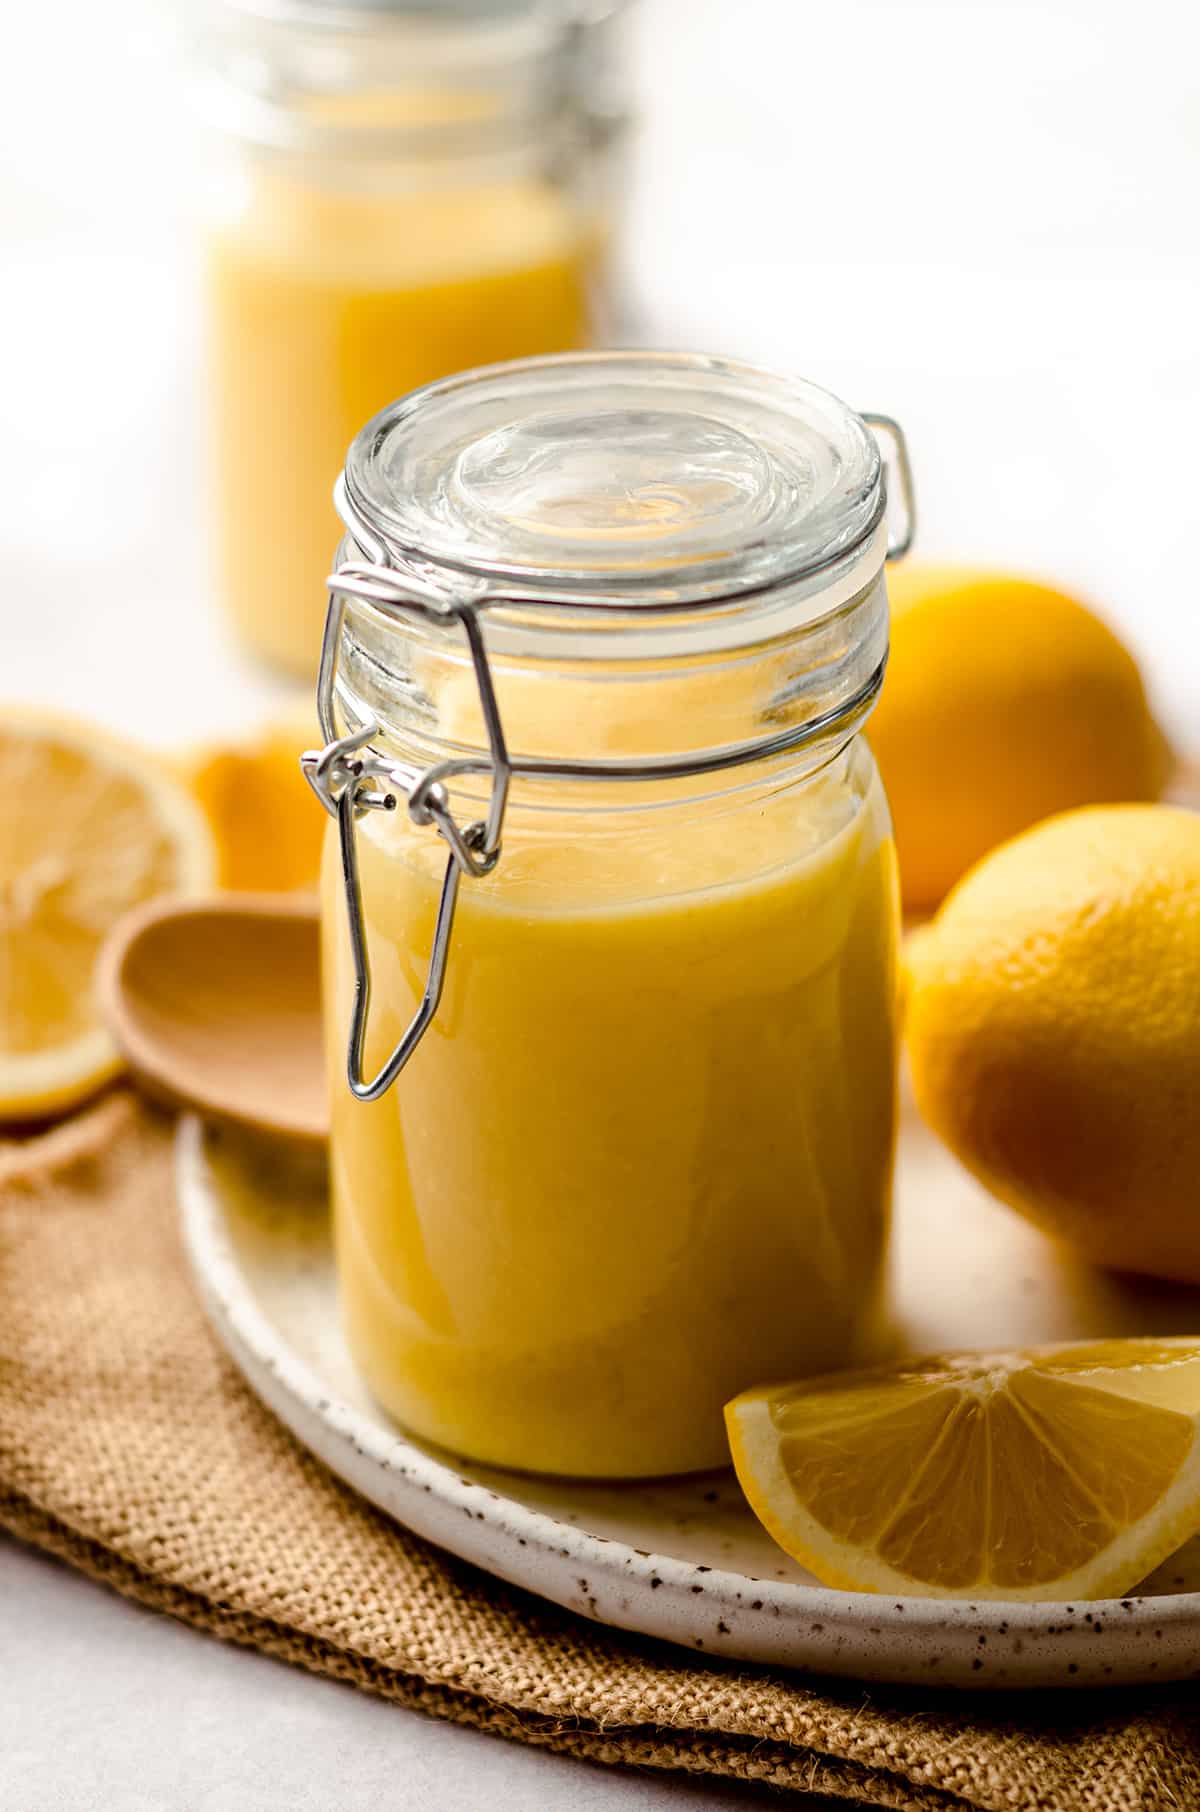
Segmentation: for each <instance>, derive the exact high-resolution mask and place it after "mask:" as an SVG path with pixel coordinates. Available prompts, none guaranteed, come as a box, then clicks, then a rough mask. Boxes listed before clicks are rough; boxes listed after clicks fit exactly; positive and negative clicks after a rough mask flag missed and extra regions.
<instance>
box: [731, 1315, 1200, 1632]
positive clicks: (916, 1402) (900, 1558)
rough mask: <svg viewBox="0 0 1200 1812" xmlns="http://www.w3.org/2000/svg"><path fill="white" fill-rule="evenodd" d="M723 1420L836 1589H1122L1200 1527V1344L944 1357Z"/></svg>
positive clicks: (1098, 1592)
mask: <svg viewBox="0 0 1200 1812" xmlns="http://www.w3.org/2000/svg"><path fill="white" fill-rule="evenodd" d="M725 1420H726V1425H727V1428H728V1431H729V1443H730V1447H731V1449H732V1451H733V1463H734V1466H735V1467H736V1469H737V1475H738V1478H739V1480H740V1481H741V1485H742V1489H743V1490H744V1492H745V1493H746V1496H747V1498H748V1499H749V1501H750V1505H751V1507H752V1509H753V1510H754V1512H755V1514H756V1516H757V1517H758V1518H759V1520H760V1522H762V1523H763V1524H764V1526H765V1527H766V1528H767V1529H768V1530H769V1531H770V1533H771V1535H773V1536H774V1538H775V1540H776V1541H777V1542H778V1543H779V1545H780V1547H781V1548H783V1549H784V1550H785V1551H786V1552H787V1553H788V1554H790V1555H791V1556H792V1557H793V1558H794V1559H795V1560H798V1561H800V1562H801V1563H802V1565H804V1566H806V1567H807V1568H808V1569H809V1571H810V1572H812V1573H815V1574H816V1576H817V1578H818V1579H820V1580H822V1581H824V1583H825V1584H826V1585H835V1586H843V1587H848V1588H850V1589H851V1590H855V1591H866V1592H895V1593H897V1594H905V1593H916V1594H924V1595H929V1596H938V1597H947V1598H976V1599H978V1598H1024V1599H1034V1598H1048V1599H1064V1598H1065V1599H1071V1598H1105V1597H1119V1596H1121V1594H1123V1593H1125V1592H1127V1591H1128V1590H1129V1588H1130V1587H1131V1586H1133V1585H1136V1583H1137V1582H1138V1580H1140V1579H1142V1578H1144V1577H1145V1575H1146V1574H1147V1573H1149V1572H1151V1571H1152V1569H1153V1568H1154V1567H1156V1566H1157V1565H1158V1564H1159V1562H1160V1561H1162V1560H1164V1559H1165V1558H1166V1557H1167V1555H1168V1554H1170V1553H1172V1552H1173V1551H1174V1550H1175V1549H1176V1548H1178V1547H1179V1546H1181V1545H1182V1543H1183V1542H1185V1541H1186V1540H1187V1539H1188V1538H1189V1537H1190V1536H1192V1535H1193V1534H1195V1533H1196V1531H1197V1529H1200V1439H1198V1437H1197V1427H1198V1424H1200V1338H1195V1339H1193V1338H1187V1339H1161V1340H1157V1339H1155V1340H1144V1339H1126V1340H1105V1341H1090V1342H1086V1343H1076V1344H1072V1345H1065V1346H1046V1347H1038V1348H1032V1349H1029V1350H1026V1351H1022V1352H995V1353H949V1354H939V1355H936V1356H934V1357H932V1358H928V1359H918V1360H912V1361H908V1362H900V1363H897V1364H896V1365H894V1366H887V1367H878V1368H876V1369H874V1370H870V1371H860V1372H843V1373H833V1374H831V1375H829V1376H826V1377H820V1378H810V1379H805V1380H802V1381H801V1382H799V1383H796V1384H783V1385H776V1386H770V1387H766V1388H764V1389H760V1390H750V1391H746V1392H745V1393H744V1394H743V1395H742V1396H740V1397H735V1398H734V1400H733V1402H732V1403H730V1404H729V1405H728V1406H727V1408H726V1411H725Z"/></svg>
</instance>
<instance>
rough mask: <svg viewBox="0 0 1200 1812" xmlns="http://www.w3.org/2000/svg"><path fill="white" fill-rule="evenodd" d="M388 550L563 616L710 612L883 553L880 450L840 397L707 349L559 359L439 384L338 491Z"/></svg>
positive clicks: (359, 460)
mask: <svg viewBox="0 0 1200 1812" xmlns="http://www.w3.org/2000/svg"><path fill="white" fill-rule="evenodd" d="M338 495H339V507H340V508H341V509H342V513H343V517H344V520H345V521H346V524H347V528H348V530H349V532H350V534H351V537H352V539H354V540H355V541H357V542H358V543H359V544H360V545H364V546H365V548H366V549H367V551H368V552H369V556H370V557H371V558H372V559H377V560H381V561H383V562H384V563H386V564H399V565H401V566H403V565H407V564H411V563H414V562H415V563H419V564H420V566H421V568H422V569H423V570H424V571H425V572H427V573H428V572H429V571H430V570H431V569H432V571H433V572H434V573H435V574H437V575H440V576H441V578H442V579H443V581H444V582H445V583H447V584H448V585H449V586H450V587H451V589H455V588H461V587H462V586H463V585H464V584H465V585H472V584H473V585H475V586H482V587H484V588H486V589H487V591H489V592H490V593H492V594H493V596H495V597H496V598H497V599H498V600H499V599H501V598H502V600H503V602H504V603H505V604H509V605H512V606H517V607H520V606H522V605H524V606H537V607H541V608H542V609H544V610H549V611H550V612H551V613H553V612H555V611H556V610H557V611H563V610H566V611H570V612H571V613H572V614H573V613H574V612H577V611H578V612H583V613H591V612H594V611H601V612H608V613H621V614H623V615H625V616H626V617H636V616H639V615H642V614H643V613H645V614H646V615H647V616H658V615H660V613H666V614H668V615H671V616H677V615H679V614H680V613H706V614H711V613H712V612H713V611H714V609H716V610H720V608H721V607H722V606H723V605H724V606H736V605H737V604H738V603H739V601H741V602H748V601H749V600H750V599H751V598H753V597H757V596H761V595H762V594H764V593H775V592H777V591H778V590H779V589H780V588H787V589H788V590H789V591H790V592H794V591H796V590H797V589H798V588H799V589H802V590H804V591H808V590H810V589H812V588H814V587H815V588H820V586H821V582H822V580H823V579H826V578H827V577H828V576H829V575H830V574H831V573H832V571H833V570H834V569H839V570H842V569H845V568H846V567H847V565H849V566H853V567H854V568H855V569H857V568H858V566H859V559H858V556H865V557H867V558H869V559H870V561H871V564H872V565H873V566H876V565H878V564H880V563H881V557H878V554H877V544H878V540H879V531H880V528H881V525H882V523H883V519H884V514H885V510H886V504H887V495H886V477H885V470H884V464H883V460H882V458H881V455H880V450H879V446H878V444H877V442H876V440H875V437H874V435H873V434H872V433H871V431H870V429H869V428H868V426H867V423H866V421H864V419H863V418H862V417H861V416H860V415H859V414H858V413H857V412H856V411H854V410H853V409H851V408H850V407H849V406H848V405H847V404H846V403H844V402H842V401H841V400H840V399H839V398H837V397H835V396H834V395H833V394H832V393H831V392H829V391H827V390H825V389H823V388H821V387H820V386H819V385H816V384H813V383H811V382H809V381H808V380H805V379H801V378H793V377H786V376H780V375H778V374H775V373H773V372H770V371H767V370H764V369H763V368H761V367H759V366H757V365H753V364H749V363H746V362H744V361H740V360H733V359H726V358H718V357H713V356H710V355H706V354H701V353H692V352H660V351H653V350H643V351H616V352H575V353H561V354H557V355H552V356H549V357H541V358H532V359H520V360H514V361H510V362H509V363H506V364H502V365H490V366H481V367H478V368H476V369H474V370H470V371H466V372H460V373H457V374H455V375H454V376H452V377H449V378H444V379H440V380H438V381H437V382H435V383H432V384H427V385H425V386H423V387H422V388H421V389H419V390H415V391H412V392H410V393H409V394H408V395H407V396H405V397H402V398H400V399H398V401H396V402H394V403H392V404H390V405H389V406H388V407H387V408H385V409H383V410H382V411H380V413H379V414H378V415H376V416H375V417H374V418H373V419H372V420H371V421H370V422H368V423H367V424H366V426H365V427H364V428H363V429H362V430H361V431H360V432H359V434H358V435H357V436H356V437H355V440H354V441H353V442H352V444H351V446H350V449H349V452H348V454H347V458H346V467H345V472H344V475H343V480H342V482H341V484H340V485H339V487H338Z"/></svg>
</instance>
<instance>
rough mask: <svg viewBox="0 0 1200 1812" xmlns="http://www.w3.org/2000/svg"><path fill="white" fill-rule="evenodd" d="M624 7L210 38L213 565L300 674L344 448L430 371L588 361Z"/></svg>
mask: <svg viewBox="0 0 1200 1812" xmlns="http://www.w3.org/2000/svg"><path fill="white" fill-rule="evenodd" d="M620 11H621V8H620V6H619V5H617V6H605V7H603V8H600V9H595V16H594V17H593V16H591V15H590V14H589V16H588V17H587V18H586V19H585V18H583V17H582V16H581V14H580V9H579V8H578V7H577V6H576V5H574V4H568V3H567V0H488V4H487V5H486V6H465V7H462V6H454V7H444V6H438V7H431V6H429V5H427V4H423V3H421V0H386V3H384V4H379V5H370V6H351V5H342V4H339V3H338V0H332V4H328V5H325V6H320V7H318V6H314V5H313V4H311V0H274V3H273V4H272V5H271V6H270V7H264V6H262V5H260V4H258V3H257V0H224V3H223V4H222V6H220V7H219V8H214V9H212V10H211V15H210V23H209V25H208V27H207V30H206V32H205V33H204V34H203V42H204V59H205V63H206V66H207V68H208V81H207V85H206V90H205V91H206V93H207V94H208V95H209V100H210V111H211V112H213V113H215V114H216V117H217V119H218V121H219V123H220V124H221V126H222V127H223V129H224V130H223V136H222V140H221V143H222V145H223V147H224V151H223V154H222V155H221V156H220V157H218V158H214V160H213V166H212V177H213V180H212V181H211V182H210V183H209V185H208V190H209V195H210V205H209V209H208V214H209V222H208V232H207V236H206V260H205V262H206V271H207V280H206V314H207V327H208V342H209V389H210V416H211V447H212V467H213V493H214V510H215V528H216V535H215V541H216V548H215V552H216V565H217V579H218V584H219V589H220V592H221V595H222V597H223V600H224V602H225V604H226V607H227V611H228V613H229V615H230V617H231V620H232V624H233V627H234V629H235V631H236V632H237V634H238V636H239V638H240V639H241V641H242V642H243V643H244V644H245V645H246V646H247V647H248V648H249V649H251V650H252V651H253V652H254V653H256V654H257V655H259V656H260V657H263V658H264V659H266V660H267V661H269V662H270V663H272V664H274V665H276V666H280V667H282V668H284V669H289V670H291V671H292V672H295V673H298V674H301V675H304V676H306V677H307V676H311V674H312V673H313V672H314V671H315V667H316V651H317V648H318V647H319V644H320V633H321V620H322V614H323V611H324V600H323V595H322V594H323V583H324V579H325V576H326V574H327V572H328V570H329V556H330V550H331V549H332V547H333V546H334V544H335V541H336V538H337V518H336V516H335V514H334V512H333V508H332V504H331V501H330V497H331V491H332V487H333V481H334V479H335V478H336V476H337V474H338V471H339V469H340V467H341V463H342V459H343V456H344V454H345V450H346V446H347V444H348V442H349V441H350V439H351V437H352V436H353V435H354V433H355V432H356V431H357V429H358V428H359V427H360V426H361V425H362V423H363V422H364V421H366V420H367V419H368V418H369V417H371V416H373V415H374V414H375V413H376V412H377V411H378V410H380V409H382V408H383V407H384V406H385V404H387V403H388V402H390V401H391V400H392V399H393V398H394V397H397V396H400V395H403V394H404V392H405V391H408V390H412V389H415V388H416V387H418V386H419V385H422V384H425V383H427V382H429V381H430V380H431V379H434V378H438V377H443V376H445V375H447V374H448V373H451V372H455V371H459V370H462V369H464V368H466V367H468V366H474V365H480V364H486V363H487V362H489V361H491V360H496V359H510V358H519V357H523V356H526V355H529V354H535V353H553V352H561V351H569V350H572V349H574V348H577V347H582V346H586V345H589V344H594V343H595V341H596V340H597V339H598V338H599V337H600V336H601V333H602V331H603V327H602V322H601V319H600V315H601V306H602V297H603V292H604V288H605V285H604V282H603V278H604V275H605V272H606V270H607V266H608V263H609V260H608V257H607V251H608V246H609V244H610V242H611V238H612V234H611V217H612V204H613V200H614V191H615V183H614V181H613V180H612V178H613V175H614V173H615V170H616V167H617V166H616V152H617V148H618V146H619V143H620V138H621V128H622V125H623V119H624V110H623V100H622V97H623V87H624V84H623V81H622V75H621V72H622V68H623V63H622V57H621V51H620V20H619V17H618V15H619V13H620Z"/></svg>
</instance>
